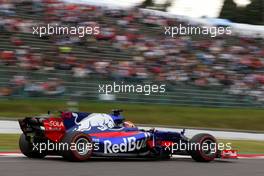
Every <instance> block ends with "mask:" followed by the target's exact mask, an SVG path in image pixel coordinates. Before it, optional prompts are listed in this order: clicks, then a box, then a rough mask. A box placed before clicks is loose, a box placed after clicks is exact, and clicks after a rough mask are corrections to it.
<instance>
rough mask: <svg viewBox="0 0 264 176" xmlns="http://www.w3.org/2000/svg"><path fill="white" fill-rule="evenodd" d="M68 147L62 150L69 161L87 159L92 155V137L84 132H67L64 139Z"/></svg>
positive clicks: (63, 141)
mask: <svg viewBox="0 0 264 176" xmlns="http://www.w3.org/2000/svg"><path fill="white" fill-rule="evenodd" d="M62 143H63V144H67V146H68V149H66V150H64V151H62V156H63V158H65V159H66V160H68V161H86V160H88V159H89V158H90V157H91V155H92V150H93V143H92V138H91V137H90V136H89V135H87V134H84V133H80V132H73V133H69V134H66V135H65V137H64V139H63V140H62Z"/></svg>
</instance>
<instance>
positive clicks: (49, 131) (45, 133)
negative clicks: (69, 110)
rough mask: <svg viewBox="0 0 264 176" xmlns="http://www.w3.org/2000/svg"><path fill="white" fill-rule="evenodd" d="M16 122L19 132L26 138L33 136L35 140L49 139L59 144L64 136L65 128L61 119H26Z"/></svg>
mask: <svg viewBox="0 0 264 176" xmlns="http://www.w3.org/2000/svg"><path fill="white" fill-rule="evenodd" d="M18 122H19V125H20V128H21V130H22V131H23V133H24V134H25V135H26V137H27V138H30V136H34V137H35V138H42V139H49V140H51V141H54V142H59V141H60V140H61V139H62V138H63V136H64V134H65V127H64V123H63V119H62V118H54V117H47V118H40V117H26V118H24V119H22V120H19V121H18Z"/></svg>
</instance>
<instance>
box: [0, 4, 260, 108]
mask: <svg viewBox="0 0 264 176" xmlns="http://www.w3.org/2000/svg"><path fill="white" fill-rule="evenodd" d="M22 2H23V1H22ZM29 2H30V1H29ZM51 2H53V3H54V2H55V1H49V3H50V4H52V3H51ZM50 4H47V3H43V4H42V8H41V10H39V11H37V12H35V11H34V8H33V5H34V4H33V5H32V4H31V3H27V1H26V3H25V1H24V3H16V4H15V8H14V11H15V16H10V17H4V15H3V14H2V15H1V16H2V17H3V18H11V19H16V20H17V19H19V20H26V21H27V22H30V23H37V22H44V21H46V20H47V17H48V19H52V18H53V17H54V19H55V20H59V19H60V18H62V17H63V16H59V15H56V14H52V15H51V14H49V15H47V12H46V11H45V8H50V7H49V6H50ZM32 10H33V11H32ZM97 10H98V11H99V12H100V13H109V15H107V16H106V15H100V13H99V15H98V14H97V15H92V16H91V17H89V21H96V22H97V23H99V24H100V25H101V26H103V27H111V28H114V29H115V33H116V34H118V35H125V34H127V33H128V32H129V30H128V29H127V28H136V29H137V32H136V33H134V34H135V35H137V36H140V35H142V34H144V38H145V37H147V38H149V39H148V44H149V45H153V44H152V42H156V40H162V41H163V42H166V41H168V43H169V42H171V39H163V38H165V36H164V31H163V28H162V26H159V25H156V24H151V25H150V24H147V23H145V22H144V20H143V19H141V20H138V19H136V20H132V21H131V22H130V24H129V25H128V26H126V27H124V26H122V25H118V24H117V23H118V20H119V19H121V18H122V19H123V18H124V17H125V16H126V15H127V16H129V15H130V14H129V13H125V12H123V11H121V10H120V11H119V13H117V15H116V14H113V12H111V10H106V9H103V8H99V7H98V8H97V9H96V10H95V11H97ZM95 11H92V12H88V13H87V14H90V13H95ZM115 13H116V12H115ZM130 13H131V14H132V11H131V12H130ZM139 14H140V13H139ZM141 16H142V14H141ZM147 17H148V16H147ZM28 20H29V21H28ZM159 20H167V21H168V20H171V19H164V17H162V18H161V19H159ZM175 23H176V24H177V22H175V21H173V24H175ZM0 30H1V29H0ZM230 38H231V39H230V41H231V42H233V43H235V44H239V43H240V42H241V40H242V39H241V38H239V37H230ZM14 40H18V41H22V43H23V44H19V46H18V45H15V44H14ZM61 40H63V38H62V37H60V38H59V39H57V38H55V39H54V37H42V38H40V37H38V36H34V35H32V31H29V32H25V31H20V30H15V31H12V30H2V31H0V52H2V53H3V52H4V51H13V52H14V53H16V52H17V50H19V49H21V48H22V49H24V48H26V50H27V49H28V48H30V51H31V52H34V53H37V54H41V56H42V57H45V59H46V58H48V59H47V60H48V61H46V62H49V63H53V64H54V68H55V69H54V68H53V69H42V67H43V66H42V65H39V63H37V64H36V65H37V67H36V68H34V69H28V68H25V67H21V65H23V64H18V59H17V58H16V54H15V56H14V58H15V59H14V60H13V61H11V62H10V63H6V62H5V60H4V58H3V55H2V58H0V75H1V76H0V87H2V88H3V87H9V85H10V80H12V79H13V78H14V76H16V75H19V76H24V78H25V79H28V80H30V82H45V81H47V80H49V79H50V78H57V79H59V80H63V86H64V87H65V92H64V93H63V94H59V95H56V96H45V97H46V98H47V97H48V98H61V99H69V98H75V99H85V100H98V99H99V93H98V84H105V83H108V82H110V81H119V82H121V81H124V82H128V83H138V84H143V83H166V85H167V86H166V92H165V93H163V94H151V95H142V94H136V93H133V94H129V93H119V94H116V95H115V96H116V97H115V101H126V102H133V103H161V104H175V105H192V106H215V107H263V101H262V97H264V90H263V86H262V85H259V84H260V83H256V84H257V88H256V86H251V87H250V88H247V90H246V91H247V92H249V93H248V94H245V92H243V93H242V94H243V96H242V95H241V93H232V91H230V90H231V87H232V85H233V84H234V83H233V82H235V81H233V80H232V81H233V82H232V83H231V84H230V83H228V84H214V85H213V84H212V85H211V84H208V83H206V84H204V83H203V81H204V79H205V78H203V79H198V78H197V79H196V78H191V79H189V80H188V81H175V80H170V79H164V75H166V74H167V73H161V72H159V73H158V74H155V73H151V74H149V73H148V75H150V76H147V77H144V78H138V77H136V76H129V77H128V76H124V77H122V78H118V79H117V78H116V77H114V76H110V75H112V72H111V70H113V69H115V72H118V70H117V69H123V68H122V65H126V63H125V61H128V62H133V64H134V62H135V60H136V59H137V58H141V59H142V57H147V56H146V55H144V54H142V52H140V51H138V50H137V49H135V47H134V46H130V47H124V46H122V45H121V46H122V49H120V48H118V47H119V46H120V45H117V46H118V47H117V46H116V45H115V40H114V39H111V40H102V41H101V40H98V39H95V38H93V37H87V38H85V41H79V43H77V44H76V43H72V42H71V43H67V44H61ZM140 40H141V39H140ZM175 40H176V41H177V40H178V39H175ZM185 40H186V39H185V38H183V39H182V40H181V41H179V42H178V43H175V44H179V45H180V44H182V42H184V41H185ZM187 40H189V41H190V42H193V43H194V45H197V43H198V45H200V44H199V43H202V44H204V45H205V46H202V44H201V45H200V46H197V48H199V49H200V50H198V51H197V48H195V50H194V51H193V52H199V53H200V54H201V53H204V52H205V53H206V52H208V50H207V48H206V47H208V46H210V45H207V44H208V42H209V44H210V42H212V41H211V39H210V38H207V37H205V38H195V37H193V38H191V39H190V38H188V39H187ZM221 40H222V41H223V40H225V39H222V38H220V39H219V41H221ZM228 40H229V39H228ZM243 41H244V42H248V43H249V44H251V45H252V46H251V47H255V49H252V48H249V49H248V48H247V49H246V50H248V51H249V50H250V49H252V50H254V51H255V53H253V52H252V53H253V54H252V53H251V57H250V59H251V58H253V60H254V59H257V58H261V57H262V58H263V56H264V49H263V45H262V42H263V41H259V40H257V39H245V40H244V39H243ZM58 42H60V44H57V43H58ZM15 43H16V42H15ZM134 44H138V43H133V42H130V45H134ZM161 44H164V43H161ZM173 44H174V43H173ZM63 46H67V47H70V48H71V52H70V53H67V54H66V57H74V58H75V59H77V61H76V60H74V62H78V64H77V66H76V65H75V66H73V67H72V66H71V67H70V68H67V69H61V67H62V66H61V65H63V62H64V61H65V60H64V58H62V57H64V56H65V55H63V54H60V53H58V52H59V51H58V50H59V48H60V47H63ZM225 47H227V46H225ZM169 48H172V49H173V47H169ZM179 48H180V47H179ZM183 50H184V49H183ZM242 50H244V49H243V48H242ZM259 50H262V51H259ZM184 52H185V51H184ZM184 52H183V53H180V56H179V57H195V56H196V55H194V54H192V53H189V51H187V53H184ZM256 52H259V53H260V54H259V53H257V54H256ZM261 52H262V53H261ZM68 54H69V55H68ZM207 54H208V53H207ZM242 54H243V53H242ZM219 55H220V54H218V55H217V56H219ZM240 56H241V54H238V57H240ZM162 57H163V58H158V59H157V60H156V61H153V58H150V59H149V58H148V59H149V60H143V63H140V64H135V67H138V66H140V67H142V64H144V62H147V63H148V64H147V65H143V66H145V67H146V68H142V70H148V69H153V68H152V67H155V68H157V67H158V68H159V69H160V68H162V66H164V64H166V63H165V61H164V60H168V58H170V56H166V57H165V56H162ZM236 57H237V56H236ZM154 59H156V58H154ZM162 59H164V60H162ZM187 60H188V59H187ZM197 60H199V57H198V56H197V58H196V60H195V61H193V60H192V61H193V62H194V63H193V64H194V65H195V64H196V63H197V62H199V64H200V66H201V67H202V68H204V67H208V68H206V69H205V70H206V71H204V72H207V71H208V70H209V72H210V71H211V70H210V69H211V68H210V67H217V66H219V67H224V69H226V68H228V69H230V70H224V71H221V74H224V75H225V74H230V75H228V77H232V76H233V75H232V74H236V73H237V72H236V71H237V70H235V71H234V70H232V69H231V68H230V67H232V65H229V64H232V63H230V62H228V61H226V63H223V61H221V62H220V61H219V62H217V61H216V62H215V65H207V63H206V61H204V60H203V59H201V60H199V61H197ZM203 61H204V62H203ZM19 62H21V61H19ZM41 62H44V61H41ZM96 62H105V63H108V67H109V68H108V67H107V69H109V70H108V71H107V72H106V73H104V72H102V73H101V72H100V71H96V70H93V68H92V69H91V67H93V64H94V63H96ZM177 62H178V61H177ZM179 62H180V61H179ZM188 62H189V60H188ZM188 62H186V63H188ZM256 62H257V61H256ZM168 63H172V62H168ZM175 63H176V62H175ZM74 64H75V63H74ZM83 64H85V65H87V64H88V67H89V74H87V76H82V77H78V76H74V73H73V72H74V67H79V65H83ZM184 64H185V63H184ZM184 64H183V65H184ZM219 64H220V65H219ZM221 64H222V65H221ZM58 65H59V66H58ZM242 65H243V64H242ZM171 67H175V68H178V67H177V64H174V65H173V66H171ZM260 67H261V68H255V67H254V68H251V67H250V66H247V67H245V65H243V67H242V66H241V67H239V68H238V70H239V69H240V68H241V69H244V71H243V73H241V72H242V71H241V70H239V71H238V72H239V73H240V74H241V75H239V76H236V78H232V79H240V78H241V77H243V76H247V75H249V74H258V73H260V74H261V73H262V71H263V68H262V65H261V66H260ZM182 68H185V66H181V69H182ZM135 69H136V68H135ZM162 69H164V70H166V69H165V68H162ZM171 69H172V68H170V69H168V70H166V71H168V72H169V73H170V70H171ZM197 69H198V68H197ZM175 70H177V69H175ZM183 71H186V70H183ZM188 71H191V72H192V71H193V72H198V71H200V70H199V69H198V70H188ZM228 71H230V72H228ZM143 72H144V71H143ZM186 72H187V71H186ZM211 72H212V71H211ZM222 72H223V73H222ZM244 72H246V73H244ZM172 73H174V72H172ZM172 73H170V74H172ZM175 74H176V73H175ZM192 74H193V73H192ZM173 76H174V75H172V76H171V77H173ZM217 76H219V75H214V78H215V77H217ZM167 77H169V76H167ZM205 77H206V76H205ZM219 77H220V76H219ZM199 80H200V81H201V82H202V84H200V83H199ZM224 81H226V80H224ZM224 81H223V82H224ZM229 81H230V80H229ZM206 82H207V81H206ZM253 84H255V83H253ZM241 91H244V90H241ZM256 91H259V92H260V93H259V92H258V93H257V95H255V94H254V95H252V94H253V93H254V92H256ZM14 97H19V98H25V97H30V95H29V94H28V93H26V92H24V91H16V92H14V93H10V94H8V95H3V96H2V98H14ZM43 98H44V97H43Z"/></svg>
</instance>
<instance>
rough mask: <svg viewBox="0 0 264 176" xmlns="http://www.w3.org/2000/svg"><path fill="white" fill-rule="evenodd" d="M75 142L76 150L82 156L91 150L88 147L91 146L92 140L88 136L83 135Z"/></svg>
mask: <svg viewBox="0 0 264 176" xmlns="http://www.w3.org/2000/svg"><path fill="white" fill-rule="evenodd" d="M75 144H76V151H77V153H78V154H79V155H81V156H84V155H87V154H88V153H89V152H90V150H91V149H90V148H89V147H88V146H90V145H89V144H91V142H90V141H89V140H88V139H86V138H83V137H81V138H79V139H78V140H77V141H76V143H75Z"/></svg>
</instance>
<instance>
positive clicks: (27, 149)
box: [19, 134, 47, 158]
mask: <svg viewBox="0 0 264 176" xmlns="http://www.w3.org/2000/svg"><path fill="white" fill-rule="evenodd" d="M19 148H20V150H21V152H22V153H23V154H24V155H25V156H27V157H29V158H44V157H45V156H46V155H47V153H46V151H42V152H40V151H39V150H37V149H36V150H35V149H34V150H33V148H34V146H33V144H32V143H31V142H29V141H28V140H27V139H26V135H25V134H21V135H20V138H19Z"/></svg>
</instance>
